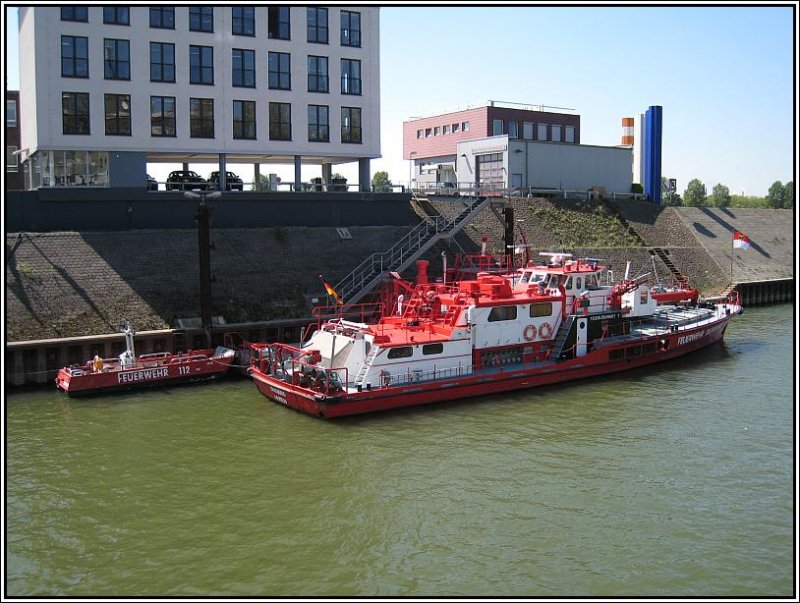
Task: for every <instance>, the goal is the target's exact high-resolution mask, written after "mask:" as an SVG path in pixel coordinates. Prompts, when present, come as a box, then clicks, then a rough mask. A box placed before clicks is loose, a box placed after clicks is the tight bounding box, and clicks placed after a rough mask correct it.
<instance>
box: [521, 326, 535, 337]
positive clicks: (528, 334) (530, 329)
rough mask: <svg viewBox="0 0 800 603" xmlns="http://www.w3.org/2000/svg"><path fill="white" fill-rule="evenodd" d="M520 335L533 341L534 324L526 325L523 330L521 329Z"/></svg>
mask: <svg viewBox="0 0 800 603" xmlns="http://www.w3.org/2000/svg"><path fill="white" fill-rule="evenodd" d="M522 336H523V337H524V338H525V341H533V340H534V339H536V326H535V325H528V326H527V327H525V330H523V331H522Z"/></svg>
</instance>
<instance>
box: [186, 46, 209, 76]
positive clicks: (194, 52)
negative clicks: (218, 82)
mask: <svg viewBox="0 0 800 603" xmlns="http://www.w3.org/2000/svg"><path fill="white" fill-rule="evenodd" d="M189 83H190V84H205V85H209V86H213V85H214V48H213V47H211V46H189Z"/></svg>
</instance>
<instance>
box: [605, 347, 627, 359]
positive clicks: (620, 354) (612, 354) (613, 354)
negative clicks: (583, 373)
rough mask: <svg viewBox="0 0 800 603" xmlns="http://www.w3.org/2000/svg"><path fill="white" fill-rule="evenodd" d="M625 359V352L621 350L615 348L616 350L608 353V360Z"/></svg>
mask: <svg viewBox="0 0 800 603" xmlns="http://www.w3.org/2000/svg"><path fill="white" fill-rule="evenodd" d="M624 357H625V350H624V349H621V348H617V349H616V350H611V351H610V352H609V353H608V359H609V360H621V359H622V358H624Z"/></svg>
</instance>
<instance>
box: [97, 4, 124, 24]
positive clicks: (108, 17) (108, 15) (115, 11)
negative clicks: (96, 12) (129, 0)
mask: <svg viewBox="0 0 800 603" xmlns="http://www.w3.org/2000/svg"><path fill="white" fill-rule="evenodd" d="M103 23H107V24H110V25H129V24H130V10H129V9H128V7H127V6H104V7H103Z"/></svg>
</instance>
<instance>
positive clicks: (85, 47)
mask: <svg viewBox="0 0 800 603" xmlns="http://www.w3.org/2000/svg"><path fill="white" fill-rule="evenodd" d="M61 76H62V77H89V38H84V37H82V36H61Z"/></svg>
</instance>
